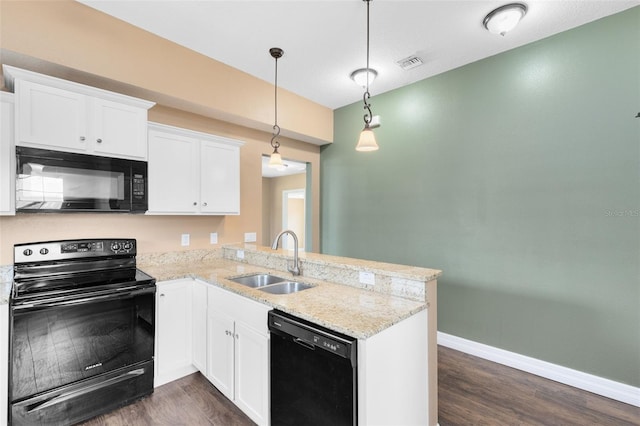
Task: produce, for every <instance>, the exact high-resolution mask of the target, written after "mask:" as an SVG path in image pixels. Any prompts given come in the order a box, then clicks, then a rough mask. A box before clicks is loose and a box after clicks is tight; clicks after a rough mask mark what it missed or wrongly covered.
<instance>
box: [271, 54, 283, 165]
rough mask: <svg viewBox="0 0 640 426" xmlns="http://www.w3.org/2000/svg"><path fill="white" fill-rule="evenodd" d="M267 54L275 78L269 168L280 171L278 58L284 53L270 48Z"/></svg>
mask: <svg viewBox="0 0 640 426" xmlns="http://www.w3.org/2000/svg"><path fill="white" fill-rule="evenodd" d="M269 53H270V54H271V56H272V57H273V58H274V59H275V60H276V78H275V96H274V99H275V108H274V110H275V119H274V124H273V136H271V146H272V147H273V153H271V157H270V158H269V167H272V168H274V169H280V168H283V167H284V163H282V156H281V155H280V153H279V152H278V148H280V142H278V140H277V138H278V136H280V126H278V58H281V57H282V55H284V51H283V50H282V49H280V48H279V47H272V48H271V49H269Z"/></svg>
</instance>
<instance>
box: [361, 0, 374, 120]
mask: <svg viewBox="0 0 640 426" xmlns="http://www.w3.org/2000/svg"><path fill="white" fill-rule="evenodd" d="M364 1H365V2H367V69H366V73H367V91H366V92H364V95H363V96H362V101H363V102H364V109H366V110H367V112H366V113H365V115H364V124H365V127H369V124H370V123H371V118H372V113H371V104H370V103H369V102H368V100H369V98H371V95H370V94H369V3H370V2H371V0H364Z"/></svg>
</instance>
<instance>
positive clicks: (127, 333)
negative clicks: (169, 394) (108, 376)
mask: <svg viewBox="0 0 640 426" xmlns="http://www.w3.org/2000/svg"><path fill="white" fill-rule="evenodd" d="M154 314H155V305H154V295H153V293H145V294H142V295H136V296H131V297H127V298H124V299H122V298H121V299H115V300H106V301H105V300H102V301H99V302H93V303H80V304H77V305H72V306H56V307H50V308H46V309H41V310H32V311H28V310H26V311H14V312H13V315H12V321H13V323H12V327H13V329H12V366H11V367H12V368H11V369H12V371H11V377H12V381H11V383H12V385H11V399H12V400H13V401H15V400H17V399H19V398H23V397H26V396H29V395H34V394H36V393H40V392H45V391H47V390H50V389H54V388H56V387H58V386H62V385H65V384H68V383H71V382H74V381H76V380H81V379H86V378H89V377H92V376H96V375H98V374H101V373H104V372H107V371H110V370H114V369H117V368H121V367H124V366H127V365H131V364H134V363H137V362H140V361H145V360H151V359H152V358H153V338H154Z"/></svg>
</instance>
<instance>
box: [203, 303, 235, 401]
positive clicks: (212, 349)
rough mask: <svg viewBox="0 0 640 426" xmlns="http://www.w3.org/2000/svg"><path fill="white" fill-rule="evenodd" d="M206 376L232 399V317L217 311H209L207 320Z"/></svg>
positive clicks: (233, 332) (233, 333)
mask: <svg viewBox="0 0 640 426" xmlns="http://www.w3.org/2000/svg"><path fill="white" fill-rule="evenodd" d="M207 333H208V336H207V337H208V338H207V345H208V347H209V348H208V353H207V358H208V362H207V373H208V375H207V378H208V379H209V380H210V381H211V383H213V385H214V386H215V387H217V388H218V390H219V391H220V392H222V394H223V395H225V396H226V397H227V398H229V399H231V400H233V392H234V386H233V385H234V383H233V376H234V371H233V364H234V362H233V351H234V340H235V339H234V335H235V330H234V323H233V318H231V317H229V316H228V315H226V314H223V313H219V312H209V317H208V322H207Z"/></svg>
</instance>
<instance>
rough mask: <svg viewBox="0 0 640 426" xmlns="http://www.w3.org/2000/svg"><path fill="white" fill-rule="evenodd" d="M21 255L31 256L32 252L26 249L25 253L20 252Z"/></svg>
mask: <svg viewBox="0 0 640 426" xmlns="http://www.w3.org/2000/svg"><path fill="white" fill-rule="evenodd" d="M22 254H24V255H25V256H31V255H32V254H33V250H31V249H26V250H25V251H23V252H22Z"/></svg>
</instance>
